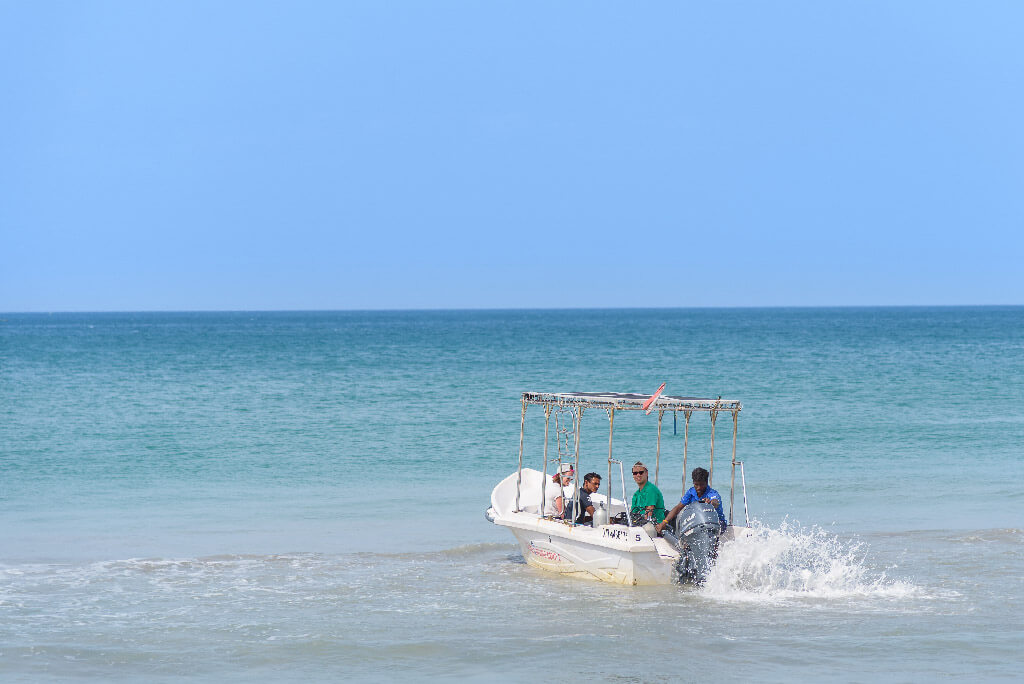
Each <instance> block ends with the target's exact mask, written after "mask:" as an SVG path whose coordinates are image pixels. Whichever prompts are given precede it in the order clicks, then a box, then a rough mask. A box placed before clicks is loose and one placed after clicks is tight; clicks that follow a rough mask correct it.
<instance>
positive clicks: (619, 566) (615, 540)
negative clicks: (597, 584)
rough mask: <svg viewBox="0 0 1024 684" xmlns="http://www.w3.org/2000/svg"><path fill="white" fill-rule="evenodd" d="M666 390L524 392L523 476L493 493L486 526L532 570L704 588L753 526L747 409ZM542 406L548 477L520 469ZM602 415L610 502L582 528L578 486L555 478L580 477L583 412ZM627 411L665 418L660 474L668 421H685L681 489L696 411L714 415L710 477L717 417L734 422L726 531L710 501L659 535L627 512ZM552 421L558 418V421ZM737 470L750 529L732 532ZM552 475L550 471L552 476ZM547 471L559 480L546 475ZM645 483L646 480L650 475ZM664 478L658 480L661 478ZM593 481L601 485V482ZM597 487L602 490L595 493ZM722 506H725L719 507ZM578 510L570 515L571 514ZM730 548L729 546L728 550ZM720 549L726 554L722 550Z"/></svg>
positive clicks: (601, 500)
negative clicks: (616, 445)
mask: <svg viewBox="0 0 1024 684" xmlns="http://www.w3.org/2000/svg"><path fill="white" fill-rule="evenodd" d="M663 388H664V385H662V387H661V388H659V389H658V391H657V392H655V393H654V394H652V395H644V394H628V393H592V392H568V393H558V394H547V393H534V392H524V393H523V396H522V418H521V422H520V433H519V460H518V466H517V468H516V471H515V472H513V473H512V474H510V475H508V476H507V477H505V478H504V479H503V480H502V481H501V482H499V483H498V485H497V486H496V487H495V488H494V490H493V491H492V492H491V506H490V508H488V509H487V512H486V516H487V519H488V520H490V521H491V522H493V523H494V524H496V525H501V526H502V527H507V528H508V529H509V530H510V531H511V532H512V534H513V535H514V536H515V537H516V540H517V541H518V542H519V546H520V548H521V549H522V553H523V557H524V558H525V559H526V562H527V563H529V564H530V565H532V566H534V567H538V568H541V569H543V570H548V571H551V572H557V573H561V574H565V575H572V576H575V577H581V578H587V579H597V580H602V581H605V582H614V583H618V584H670V583H674V582H684V583H692V584H697V585H699V584H702V583H703V582H704V580H705V579H706V577H707V574H708V573H709V572H710V569H711V567H712V565H713V564H714V562H715V559H716V558H717V556H718V554H719V553H720V552H721V553H727V552H728V543H727V542H728V541H729V540H731V539H734V538H735V537H736V536H737V535H742V534H745V533H746V531H747V526H749V520H748V518H747V513H746V487H745V481H744V474H743V463H742V462H741V461H737V460H736V435H737V431H738V420H739V412H740V410H741V408H742V407H741V405H740V402H738V401H732V400H723V399H721V398H719V399H697V398H693V397H672V396H660V392H661V390H662V389H663ZM534 405H536V406H540V407H541V408H542V410H543V412H544V450H543V454H542V455H539V456H540V458H541V464H542V469H541V470H535V469H533V468H528V467H523V458H524V453H523V445H524V436H525V431H526V413H527V407H529V406H534ZM590 408H600V409H603V410H604V411H605V413H606V414H607V416H608V458H607V479H606V480H605V483H604V484H605V487H604V492H605V493H604V494H602V493H600V492H595V493H592V494H589V499H590V503H591V504H592V505H593V507H594V513H593V519H592V520H591V521H588V522H580V521H579V519H580V517H579V512H580V511H581V506H580V497H581V493H580V491H579V489H578V488H576V489H573V490H572V491H571V492H568V491H564V490H561V489H560V487H561V485H560V484H559V483H558V482H559V481H558V474H559V473H562V472H563V471H568V469H569V468H571V470H572V472H574V473H578V472H579V471H580V468H579V459H580V424H581V419H582V417H583V413H584V412H585V411H586V410H587V409H590ZM621 411H630V412H637V411H644V412H645V415H649V414H650V413H651V412H652V411H657V412H658V432H657V446H656V451H655V453H656V456H655V473H657V472H658V470H659V468H660V460H661V425H662V419H663V417H664V414H665V413H668V412H671V413H673V414H674V417H675V415H677V414H679V413H682V414H683V417H684V420H685V428H684V429H685V433H684V435H685V437H684V440H683V473H684V478H683V488H684V490H685V488H686V487H685V484H686V483H685V473H686V459H687V447H688V442H689V426H690V417H691V416H692V415H693V413H694V412H698V413H707V414H708V415H709V416H710V418H711V458H710V464H711V474H712V475H713V473H714V457H715V456H714V454H715V439H714V435H715V432H714V430H715V423H716V421H717V418H718V416H719V414H721V413H727V414H731V415H732V418H733V435H732V436H733V439H732V458H731V461H730V466H731V480H730V491H729V516H728V524H726V525H724V526H723V525H722V524H721V520H720V517H719V513H718V511H719V510H720V509H717V508H716V507H715V506H714V505H712V504H711V503H707V502H697V501H695V502H693V503H689V504H688V505H686V506H685V507H684V508H683V509H682V510H681V511H680V512H679V513H678V514H677V515H676V516H675V519H674V520H672V521H671V523H670V524H668V525H666V526H665V529H664V531H663V532H662V534H659V533H658V530H657V528H656V527H655V525H654V524H653V523H654V522H655V521H654V520H652V519H651V514H650V513H649V512H645V511H644V510H643V509H640V510H633V511H630V510H627V508H628V507H627V504H626V485H625V474H624V472H623V469H622V461H621V460H619V459H616V458H614V454H613V436H614V428H615V417H616V414H617V413H618V412H621ZM552 419H553V420H552ZM552 423H554V426H553V427H554V433H555V434H554V441H555V445H556V448H555V449H554V450H551V451H549V443H550V441H551V440H550V439H549V435H550V432H551V428H552ZM613 466H615V469H616V470H617V471H618V475H619V483H620V489H619V493H620V495H621V497H622V498H621V499H615V498H613V497H612V475H613ZM736 466H740V479H741V487H742V488H743V504H744V522H745V523H746V526H734V525H733V524H732V520H733V502H734V493H735V484H736ZM549 467H551V470H550V471H549ZM549 473H550V474H551V475H552V476H553V477H554V478H555V481H552V479H551V478H550V477H549ZM645 477H646V475H645ZM655 478H657V475H655ZM594 481H595V482H596V479H595V480H594ZM595 486H596V485H595ZM552 489H553V490H555V491H554V492H553V493H554V494H564V495H565V496H563V497H562V498H563V501H561V503H560V505H561V507H562V509H561V511H554V510H552V508H551V501H552V500H553V499H554V498H556V497H552V495H551V494H552V492H551V491H550V490H552ZM719 505H721V504H719ZM565 511H571V512H572V513H571V514H570V515H564V512H565ZM723 542H725V543H724V544H722V543H723ZM720 545H721V549H720Z"/></svg>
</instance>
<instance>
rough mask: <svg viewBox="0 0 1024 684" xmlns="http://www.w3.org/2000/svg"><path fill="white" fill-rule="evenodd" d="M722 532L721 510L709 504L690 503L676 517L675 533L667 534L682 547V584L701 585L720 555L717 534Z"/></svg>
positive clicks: (679, 566)
mask: <svg viewBox="0 0 1024 684" xmlns="http://www.w3.org/2000/svg"><path fill="white" fill-rule="evenodd" d="M721 531H722V526H721V523H720V522H719V520H718V511H716V510H715V507H714V506H712V505H711V504H709V503H699V502H695V503H692V504H688V505H687V506H686V507H685V508H684V509H683V510H682V511H680V512H679V515H678V516H676V534H674V535H671V536H670V535H665V538H666V539H670V540H671V541H672V542H673V543H674V544H675V546H676V549H678V550H679V560H678V561H676V565H675V570H676V574H677V575H678V577H679V582H680V584H683V583H688V584H694V585H696V586H698V587H699V586H701V585H702V584H704V581H705V580H707V578H708V573H709V572H711V566H713V565H714V564H715V559H716V558H717V557H718V535H719V534H720V533H721Z"/></svg>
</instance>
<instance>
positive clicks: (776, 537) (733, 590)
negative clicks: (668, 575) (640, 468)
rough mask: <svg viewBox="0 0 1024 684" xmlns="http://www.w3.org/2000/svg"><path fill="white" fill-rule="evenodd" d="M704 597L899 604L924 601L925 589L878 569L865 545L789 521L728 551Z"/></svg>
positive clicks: (754, 531) (758, 531)
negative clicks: (881, 600)
mask: <svg viewBox="0 0 1024 684" xmlns="http://www.w3.org/2000/svg"><path fill="white" fill-rule="evenodd" d="M701 593H702V594H703V595H704V596H707V597H710V598H715V599H720V600H728V601H773V600H788V599H794V598H811V599H844V598H886V599H894V598H896V599H898V598H906V597H912V596H918V597H919V596H921V595H922V590H921V589H920V588H919V587H917V586H915V585H914V584H911V583H909V582H907V581H904V580H898V579H892V578H889V577H887V575H886V573H885V572H884V571H882V572H879V571H878V570H876V569H874V568H872V567H871V566H870V565H869V564H868V563H867V562H866V561H865V549H864V547H863V545H862V544H860V543H857V542H853V541H843V540H841V539H839V538H838V537H836V536H834V535H829V534H828V533H826V532H825V531H824V530H821V529H820V528H813V529H805V528H803V527H801V526H800V525H799V524H797V523H793V522H790V521H788V520H787V521H783V523H782V524H781V525H780V526H779V527H778V528H771V527H769V526H767V525H763V524H760V523H754V524H753V525H752V527H751V530H750V535H749V536H746V537H740V538H737V539H735V540H733V541H730V542H728V543H727V545H725V546H723V548H722V552H721V553H720V555H719V558H718V561H717V563H716V564H715V567H714V568H713V570H712V572H711V574H710V576H709V577H708V580H707V582H706V583H705V585H704V587H702V589H701Z"/></svg>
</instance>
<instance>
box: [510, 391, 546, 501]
mask: <svg viewBox="0 0 1024 684" xmlns="http://www.w3.org/2000/svg"><path fill="white" fill-rule="evenodd" d="M525 432H526V396H525V395H524V396H523V415H522V417H521V418H520V419H519V470H518V471H517V474H516V510H515V512H516V513H518V512H519V510H520V509H519V492H520V490H521V489H522V486H523V434H524V433H525ZM545 465H546V464H545ZM543 513H544V511H543V509H542V510H541V514H542V515H543Z"/></svg>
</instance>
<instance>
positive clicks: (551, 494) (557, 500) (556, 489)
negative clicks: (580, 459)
mask: <svg viewBox="0 0 1024 684" xmlns="http://www.w3.org/2000/svg"><path fill="white" fill-rule="evenodd" d="M575 474H576V472H575V470H574V469H573V467H572V464H571V463H563V464H562V465H560V466H559V467H558V472H556V473H555V474H554V475H552V476H551V483H549V484H548V486H547V487H545V488H544V515H556V516H560V515H562V512H563V511H564V510H565V502H566V501H568V500H569V499H571V498H573V497H574V496H575V495H576V487H575V486H574V485H573V484H572V478H573V476H574V475H575ZM552 483H553V484H552Z"/></svg>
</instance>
